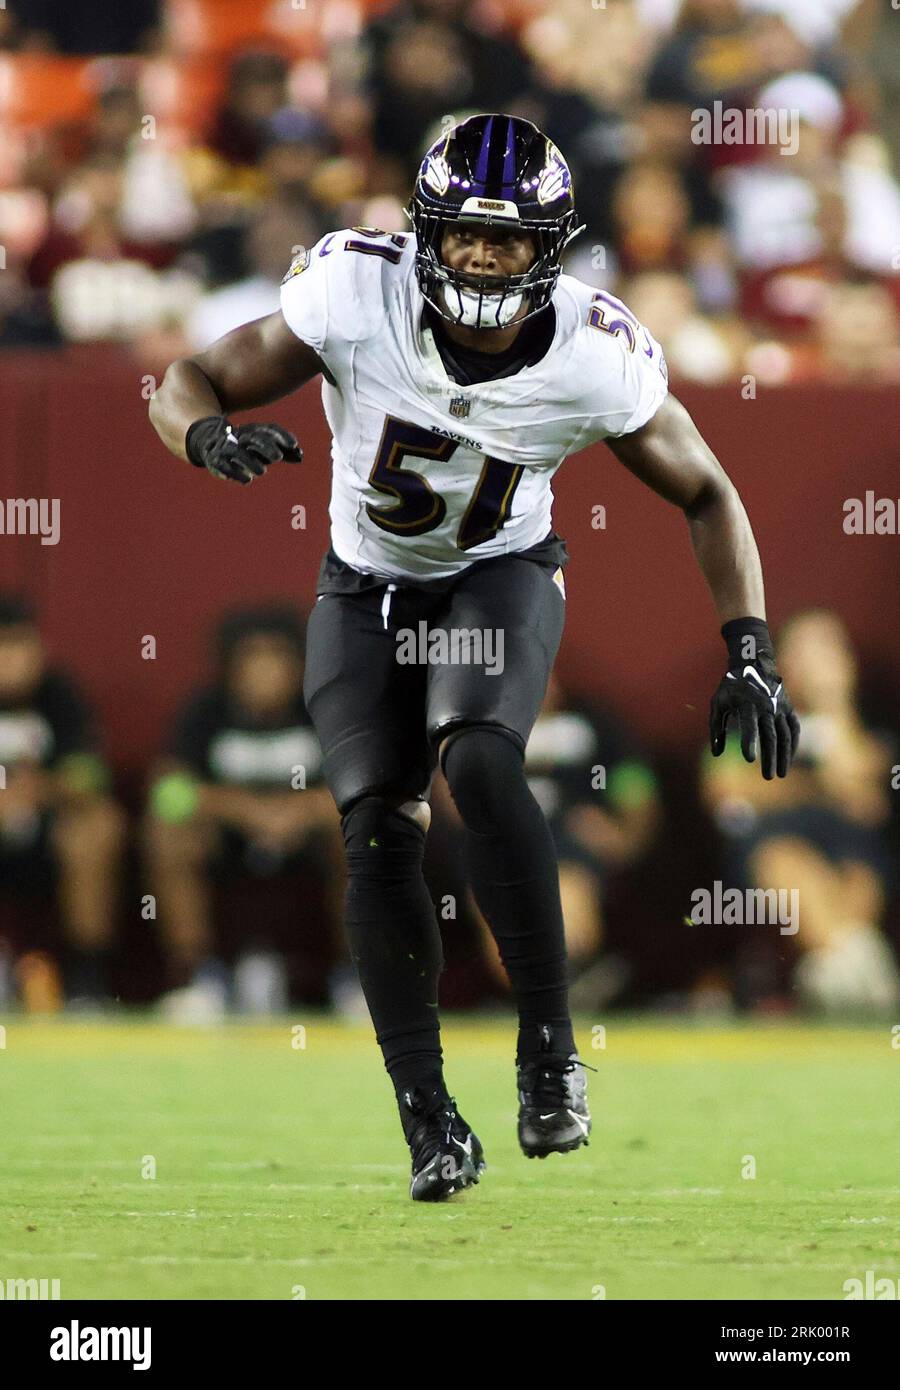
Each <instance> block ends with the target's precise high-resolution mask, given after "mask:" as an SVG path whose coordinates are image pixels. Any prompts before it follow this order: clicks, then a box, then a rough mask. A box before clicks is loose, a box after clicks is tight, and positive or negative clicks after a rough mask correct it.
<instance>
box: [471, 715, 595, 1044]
mask: <svg viewBox="0 0 900 1390" xmlns="http://www.w3.org/2000/svg"><path fill="white" fill-rule="evenodd" d="M444 774H445V776H446V778H447V782H448V785H449V787H450V792H451V794H452V796H453V800H454V801H455V803H456V806H457V809H458V810H459V814H460V816H461V817H462V820H463V824H464V825H465V827H466V829H465V839H466V865H467V868H468V872H469V878H470V881H471V884H472V891H473V893H474V894H475V901H476V902H477V903H478V906H479V908H480V909H481V911H482V913H483V914H484V916H485V919H486V920H487V923H488V925H489V927H490V929H491V931H492V933H493V935H494V939H495V940H496V942H497V946H498V948H499V950H500V956H501V959H502V961H503V964H504V966H505V967H506V972H507V974H508V975H509V979H510V984H511V985H512V990H513V995H514V997H515V1001H516V1007H517V1009H518V1014H519V1038H518V1047H517V1055H518V1056H519V1057H520V1058H521V1057H526V1056H532V1055H533V1054H535V1053H537V1052H539V1051H540V1047H541V1040H542V1036H543V1035H542V1033H541V1029H542V1028H543V1027H546V1026H549V1027H550V1028H551V1029H552V1038H553V1049H554V1051H558V1052H566V1053H567V1054H568V1053H571V1052H574V1051H575V1041H574V1038H573V1035H572V1022H571V1019H570V1018H569V1008H568V1002H567V991H566V942H565V932H564V930H563V917H562V905H561V903H560V897H559V870H558V868H557V863H556V850H555V846H554V844H553V837H552V835H551V833H550V827H549V826H548V824H547V822H546V820H545V818H544V815H543V812H542V811H541V808H540V807H539V806H538V804H537V802H536V801H535V799H534V797H533V796H532V794H531V790H530V788H529V786H528V782H527V781H526V778H525V770H524V766H523V760H522V754H521V752H520V751H519V749H518V747H517V746H516V744H515V743H513V741H512V739H510V738H508V737H507V736H506V735H505V734H502V733H498V732H497V731H495V730H491V729H488V728H473V729H467V730H466V731H465V732H464V733H461V734H459V735H458V736H457V737H456V738H454V739H453V741H452V743H451V744H450V745H449V747H448V748H447V751H446V753H445V755H444Z"/></svg>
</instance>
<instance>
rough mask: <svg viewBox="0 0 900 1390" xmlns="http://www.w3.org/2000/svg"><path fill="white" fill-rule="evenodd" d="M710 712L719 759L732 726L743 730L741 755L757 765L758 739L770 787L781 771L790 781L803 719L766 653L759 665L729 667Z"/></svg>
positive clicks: (714, 749)
mask: <svg viewBox="0 0 900 1390" xmlns="http://www.w3.org/2000/svg"><path fill="white" fill-rule="evenodd" d="M730 667H731V669H730V670H729V671H728V672H727V674H726V675H724V676H723V677H722V680H721V682H720V684H719V688H718V690H717V691H716V693H715V695H713V698H712V704H711V705H710V710H709V743H710V748H711V749H712V753H713V756H714V757H716V758H717V757H718V756H719V754H720V753H721V752H722V750H723V748H724V747H725V739H726V736H727V732H728V725H729V723H730V722H731V721H732V720H734V721H735V722H736V723H737V724H738V727H739V728H740V734H741V752H742V753H743V755H744V757H745V759H746V761H747V762H748V763H752V762H755V760H756V744H757V738H758V740H759V750H760V763H761V765H762V775H763V777H764V778H765V779H766V781H767V782H770V781H771V780H772V778H773V777H774V776H775V774H776V772H777V773H778V776H779V777H786V776H787V773H788V769H789V767H790V765H791V762H792V760H793V757H794V754H795V753H796V751H797V743H798V741H799V738H800V720H799V719H798V718H797V716H796V714H795V713H794V710H793V706H792V705H791V702H790V700H789V699H788V697H787V694H786V692H785V689H784V683H783V681H782V679H781V677H780V676H779V674H778V672H777V671H776V669H775V663H774V661H773V660H772V659H771V658H770V657H769V656H767V655H765V654H762V653H761V654H760V655H759V656H757V658H756V660H755V661H746V662H738V663H730Z"/></svg>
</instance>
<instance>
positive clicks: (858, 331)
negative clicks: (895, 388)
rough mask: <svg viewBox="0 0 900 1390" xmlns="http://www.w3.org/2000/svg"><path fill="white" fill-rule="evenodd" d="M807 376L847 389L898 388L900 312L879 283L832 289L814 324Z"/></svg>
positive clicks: (829, 290)
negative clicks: (874, 385) (857, 385)
mask: <svg viewBox="0 0 900 1390" xmlns="http://www.w3.org/2000/svg"><path fill="white" fill-rule="evenodd" d="M815 349H816V357H815V359H814V361H813V364H812V371H811V372H810V373H809V374H808V375H812V376H814V377H815V378H816V379H817V380H824V381H830V382H834V383H836V384H838V383H842V384H846V383H849V382H857V383H862V384H868V383H883V384H885V385H897V384H900V309H898V307H897V303H896V300H895V299H894V298H893V296H892V295H891V293H890V291H889V290H888V289H887V287H886V286H885V285H884V284H883V283H881V282H880V281H878V280H872V279H868V280H865V279H861V280H858V281H851V282H847V283H844V284H840V285H831V286H829V287H828V289H827V290H826V291H825V295H824V298H823V301H822V305H821V308H820V311H819V315H818V317H817V320H816V342H815Z"/></svg>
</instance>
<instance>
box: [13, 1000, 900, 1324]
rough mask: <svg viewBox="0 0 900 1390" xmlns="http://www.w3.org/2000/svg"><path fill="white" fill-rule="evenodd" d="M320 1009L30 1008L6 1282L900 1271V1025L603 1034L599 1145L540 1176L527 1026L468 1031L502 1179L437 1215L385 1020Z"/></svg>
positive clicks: (449, 1281) (485, 1288) (132, 1289)
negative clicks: (207, 1026)
mask: <svg viewBox="0 0 900 1390" xmlns="http://www.w3.org/2000/svg"><path fill="white" fill-rule="evenodd" d="M301 1017H302V1016H301ZM303 1021H304V1024H305V1029H306V1032H305V1036H304V1035H303V1034H295V1033H293V1032H292V1027H293V1024H294V1020H290V1021H285V1022H284V1023H279V1022H275V1023H273V1024H267V1025H265V1026H248V1025H233V1026H228V1027H225V1028H221V1029H213V1030H209V1031H204V1030H199V1029H198V1030H186V1029H177V1028H171V1027H161V1026H159V1025H157V1024H155V1023H150V1022H142V1021H135V1022H123V1023H109V1024H107V1023H81V1024H79V1023H77V1022H74V1021H68V1020H65V1021H48V1022H41V1021H36V1020H27V1019H16V1018H8V1019H6V1020H5V1022H6V1033H5V1047H4V1048H3V1050H2V1051H0V1164H2V1188H0V1279H7V1278H41V1277H44V1278H59V1279H60V1280H61V1293H62V1297H63V1298H125V1299H128V1298H142V1297H143V1298H154V1299H156V1298H159V1299H177V1298H211V1299H233V1298H263V1299H290V1298H292V1297H298V1296H302V1295H300V1294H299V1293H298V1286H299V1287H302V1289H303V1290H305V1296H306V1298H308V1299H343V1298H347V1299H380V1298H389V1299H433V1298H448V1299H548V1298H551V1299H588V1300H589V1299H591V1298H595V1297H600V1296H603V1294H602V1293H601V1292H600V1286H602V1288H603V1290H604V1291H605V1296H606V1297H607V1298H609V1299H633V1298H690V1299H712V1298H735V1299H744V1298H763V1299H766V1298H814V1299H841V1298H842V1297H843V1287H842V1286H843V1283H844V1280H846V1279H848V1278H851V1277H854V1276H858V1277H860V1278H862V1277H864V1274H865V1271H866V1270H870V1269H871V1270H874V1271H875V1274H876V1277H878V1278H883V1277H885V1276H887V1277H890V1278H893V1279H897V1278H900V1241H898V1225H900V1176H898V1167H897V1123H898V1121H897V1117H898V1114H900V1105H898V1087H900V1080H898V1078H900V1051H897V1050H894V1048H893V1047H892V1045H891V1033H890V1027H889V1026H887V1025H886V1026H884V1027H881V1028H872V1029H859V1028H846V1029H835V1028H824V1027H822V1028H816V1027H803V1026H782V1025H777V1026H776V1025H767V1026H750V1025H748V1026H739V1027H738V1026H716V1025H713V1024H700V1023H698V1024H696V1025H690V1024H672V1023H669V1022H662V1021H661V1022H658V1023H652V1022H651V1023H648V1022H646V1021H644V1020H641V1021H627V1020H623V1021H616V1020H614V1021H613V1022H612V1023H611V1024H610V1025H609V1028H608V1035H607V1038H606V1047H605V1049H603V1050H597V1051H592V1050H591V1048H590V1037H591V1033H590V1028H589V1026H588V1025H585V1026H584V1027H583V1028H582V1029H581V1030H580V1033H579V1037H580V1041H581V1043H582V1046H583V1047H584V1049H585V1052H584V1055H585V1056H586V1058H587V1059H588V1060H589V1061H591V1062H592V1063H593V1064H594V1065H596V1066H597V1067H598V1068H599V1075H597V1076H592V1077H591V1078H590V1080H591V1098H592V1105H593V1112H594V1137H593V1139H592V1142H591V1146H590V1148H589V1149H587V1150H582V1151H581V1152H580V1153H578V1154H575V1155H567V1156H565V1157H563V1156H554V1157H552V1158H550V1159H548V1160H547V1161H546V1162H543V1163H540V1162H537V1161H533V1162H527V1161H526V1160H525V1159H524V1158H523V1157H522V1156H521V1154H520V1153H519V1150H518V1147H517V1144H516V1137H515V1095H514V1080H513V1070H512V1064H511V1057H510V1053H511V1048H512V1042H513V1030H512V1028H511V1025H510V1024H508V1023H500V1022H498V1023H494V1022H487V1023H482V1022H480V1021H479V1022H477V1023H469V1022H456V1023H449V1024H448V1025H447V1027H446V1029H445V1051H446V1053H447V1056H448V1059H449V1060H448V1080H449V1082H450V1085H451V1087H452V1088H453V1090H454V1091H455V1093H456V1096H457V1098H458V1100H459V1103H460V1107H461V1109H462V1110H463V1113H464V1114H465V1116H466V1118H467V1119H469V1121H470V1122H471V1123H472V1125H473V1127H474V1128H475V1129H476V1131H477V1132H478V1134H479V1135H480V1136H481V1138H482V1140H483V1142H484V1145H485V1149H486V1153H487V1160H488V1165H489V1166H488V1171H487V1173H486V1174H485V1176H484V1178H483V1180H482V1182H481V1185H480V1186H479V1187H478V1188H476V1189H474V1190H473V1191H471V1192H468V1193H465V1194H462V1195H460V1196H459V1197H457V1198H454V1199H452V1201H451V1202H449V1203H445V1204H442V1205H436V1206H423V1205H414V1204H413V1203H412V1202H410V1201H409V1199H408V1196H407V1177H408V1161H407V1158H406V1150H405V1148H404V1146H403V1144H402V1139H401V1135H400V1131H399V1126H398V1121H397V1117H396V1112H395V1109H394V1103H393V1099H392V1096H391V1094H390V1091H389V1088H388V1084H387V1081H386V1078H385V1076H384V1073H383V1071H382V1068H381V1062H380V1058H379V1056H378V1055H377V1053H376V1050H375V1048H374V1045H373V1044H372V1043H371V1041H370V1038H369V1033H368V1030H367V1029H366V1028H364V1027H358V1028H357V1027H352V1026H343V1025H339V1024H335V1023H333V1022H331V1021H328V1020H325V1019H322V1018H319V1017H318V1016H316V1015H310V1016H309V1017H307V1018H305V1019H304V1020H303ZM301 1042H302V1043H305V1046H299V1045H298V1044H299V1043H301ZM750 1157H752V1159H754V1160H755V1164H756V1176H755V1178H749V1177H746V1178H745V1177H743V1176H742V1171H745V1172H746V1171H749V1170H750V1164H749V1162H748V1158H750ZM154 1164H155V1177H153V1176H143V1173H148V1174H149V1173H151V1172H152V1171H153V1165H154Z"/></svg>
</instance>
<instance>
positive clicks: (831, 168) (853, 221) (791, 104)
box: [721, 73, 900, 336]
mask: <svg viewBox="0 0 900 1390" xmlns="http://www.w3.org/2000/svg"><path fill="white" fill-rule="evenodd" d="M759 104H760V107H761V109H763V110H772V111H782V112H784V111H787V112H789V113H791V114H792V115H793V113H798V114H797V116H796V117H794V120H795V124H796V126H797V129H796V152H795V153H793V154H788V155H784V154H782V152H781V149H780V148H779V147H778V146H777V145H767V146H764V147H763V148H762V150H761V158H760V159H759V161H758V162H757V163H755V164H752V165H743V166H740V167H736V168H733V169H730V170H727V171H724V172H723V174H722V175H721V188H722V195H723V199H724V203H725V207H726V215H727V223H728V227H729V230H730V233H731V237H732V243H733V246H734V249H735V256H736V259H737V263H738V266H739V269H740V272H741V278H742V308H743V311H744V313H745V314H746V315H747V316H748V317H749V318H751V319H753V320H755V321H757V322H759V323H762V324H765V325H766V326H767V327H769V328H770V329H775V330H776V331H778V330H781V331H782V332H783V333H784V334H785V335H787V336H790V335H792V334H794V335H796V334H798V333H804V332H806V331H807V330H808V328H809V327H810V325H811V324H812V322H813V321H814V319H815V318H816V315H817V313H818V310H819V306H820V305H821V302H822V296H823V292H824V286H825V285H826V284H827V283H828V282H835V281H839V280H841V279H843V278H844V275H845V273H846V270H847V269H850V270H865V271H867V272H869V273H871V274H878V275H882V276H884V277H886V278H889V277H891V276H892V275H893V274H894V272H895V266H894V262H895V260H896V250H897V246H898V245H900V190H898V187H897V184H896V181H895V179H894V178H893V175H892V174H891V172H890V169H889V167H888V160H887V154H886V151H885V150H884V147H883V145H882V144H881V142H880V141H879V140H878V138H877V137H875V136H862V135H860V136H854V137H853V139H852V140H850V141H848V143H847V146H846V148H845V150H844V152H843V153H842V152H841V151H840V147H839V136H840V131H841V128H842V124H843V116H844V107H843V103H842V101H841V97H840V93H839V92H838V91H837V89H836V88H834V87H832V86H831V85H830V84H829V83H827V82H826V81H825V80H824V79H823V78H821V77H818V76H815V75H814V74H812V73H792V74H789V75H788V76H786V77H783V78H781V79H779V81H777V82H774V83H772V84H771V85H770V86H768V87H766V88H764V89H763V91H762V92H761V94H760V97H759Z"/></svg>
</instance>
